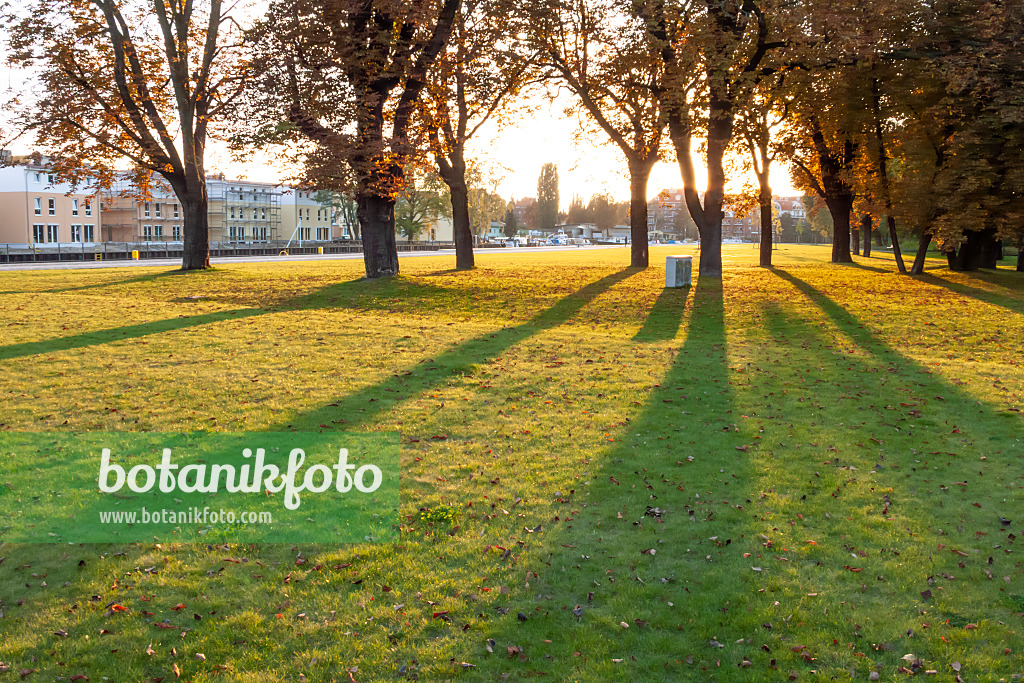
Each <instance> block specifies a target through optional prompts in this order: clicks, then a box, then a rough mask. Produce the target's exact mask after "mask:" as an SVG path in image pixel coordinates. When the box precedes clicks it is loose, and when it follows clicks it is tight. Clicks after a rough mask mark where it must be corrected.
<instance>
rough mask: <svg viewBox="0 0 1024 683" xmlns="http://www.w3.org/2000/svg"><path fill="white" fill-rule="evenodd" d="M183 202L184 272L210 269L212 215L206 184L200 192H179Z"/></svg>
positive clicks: (182, 264) (201, 187) (203, 184)
mask: <svg viewBox="0 0 1024 683" xmlns="http://www.w3.org/2000/svg"><path fill="white" fill-rule="evenodd" d="M176 194H177V195H178V199H179V200H180V201H181V212H182V216H181V218H182V238H183V239H184V247H183V249H182V256H181V269H182V270H203V269H205V268H209V267H210V214H209V200H208V198H207V196H206V183H202V184H201V185H200V188H199V189H198V190H192V191H191V192H189V191H188V190H187V189H186V190H184V191H177V190H176Z"/></svg>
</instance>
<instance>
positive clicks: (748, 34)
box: [639, 0, 786, 277]
mask: <svg viewBox="0 0 1024 683" xmlns="http://www.w3.org/2000/svg"><path fill="white" fill-rule="evenodd" d="M769 3H770V0H742V1H739V0H726V1H725V2H723V1H722V0H693V1H692V2H690V1H686V0H675V1H673V0H649V1H648V2H644V3H641V4H640V5H639V7H641V14H642V16H644V17H645V18H646V19H647V22H648V35H649V38H650V40H651V46H652V49H656V50H658V51H659V52H660V55H661V61H662V63H663V64H664V70H665V87H664V89H663V91H662V92H661V102H662V106H663V107H664V108H665V111H666V115H667V120H668V128H669V135H670V137H671V139H672V145H673V147H674V148H675V152H676V159H677V161H678V163H679V170H680V173H681V174H682V178H683V194H684V196H685V199H686V206H687V209H688V210H689V212H690V215H691V216H692V217H693V221H694V223H696V225H697V230H698V231H699V233H700V243H701V249H700V263H699V272H700V274H701V275H702V276H710V277H721V275H722V219H723V218H724V217H725V213H724V203H725V191H726V180H727V178H726V173H725V155H726V151H727V150H728V148H729V146H730V144H731V142H732V137H733V133H734V124H735V120H736V115H737V114H738V112H739V111H740V110H741V109H742V108H743V106H744V103H745V102H747V101H749V99H750V98H751V97H752V96H753V95H752V93H753V92H754V87H755V86H756V85H757V83H758V82H759V80H760V78H761V75H762V62H763V61H764V59H765V57H766V56H767V55H768V53H769V52H770V51H771V50H773V49H775V48H780V47H783V46H785V44H786V43H785V41H782V40H779V39H775V38H773V36H772V30H771V27H770V24H769V19H768V16H767V15H766V12H765V6H766V5H767V4H769ZM695 73H697V74H699V77H700V78H699V80H698V81H696V82H695V81H694V74H695ZM701 137H703V139H704V141H705V142H704V149H705V154H704V156H705V160H706V162H707V170H708V183H707V189H706V191H705V193H704V200H703V203H702V202H701V197H700V195H699V194H698V189H697V185H696V175H697V174H696V171H695V169H694V164H693V157H692V155H691V152H692V150H693V141H694V139H695V138H701Z"/></svg>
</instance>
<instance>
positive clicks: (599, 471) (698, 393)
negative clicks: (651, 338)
mask: <svg viewBox="0 0 1024 683" xmlns="http://www.w3.org/2000/svg"><path fill="white" fill-rule="evenodd" d="M676 296H678V297H679V299H678V300H677V301H673V299H675V298H676ZM683 296H684V293H683V292H672V293H671V294H668V295H667V296H665V297H664V300H665V302H666V303H665V305H664V306H663V307H662V308H661V310H660V311H652V314H651V315H652V316H677V315H678V314H679V313H681V310H680V308H681V303H682V302H683V301H685V299H683ZM669 311H671V312H669ZM724 313H725V309H724V301H723V289H722V282H721V281H720V280H708V279H706V278H700V279H698V280H697V284H696V286H695V288H694V298H693V304H692V307H691V309H690V313H689V316H688V323H687V327H686V339H685V341H684V343H683V346H682V348H681V349H679V351H678V353H677V354H676V355H675V357H674V358H673V360H672V361H671V363H670V365H669V367H668V369H667V372H666V374H665V375H664V376H663V377H662V378H661V380H660V382H659V383H658V384H657V385H656V386H655V388H654V389H653V390H651V392H650V393H649V395H648V397H647V400H646V401H645V403H644V405H643V406H642V408H640V409H638V412H637V413H635V414H633V415H631V416H630V417H628V418H626V419H627V420H628V425H629V426H628V427H627V428H626V430H625V432H624V433H621V434H620V433H617V434H615V444H614V445H612V446H611V447H610V448H609V449H607V450H605V451H604V452H598V453H595V454H593V455H592V456H590V459H589V461H588V462H587V463H586V465H585V467H586V468H587V469H588V470H589V471H588V472H585V473H584V474H586V475H587V476H586V477H584V478H586V479H590V480H591V481H590V485H589V487H588V488H587V489H584V490H580V488H581V487H580V485H579V483H577V484H576V490H577V491H578V492H577V493H576V494H575V495H566V494H564V493H562V494H561V496H560V497H559V498H558V499H556V502H557V503H559V504H560V505H559V506H558V508H563V507H564V509H565V510H566V514H567V515H568V511H569V510H573V508H577V509H576V510H573V512H574V513H577V512H578V513H579V514H573V515H572V518H570V519H563V520H561V521H559V520H558V518H557V517H556V518H555V519H554V520H552V522H551V523H549V524H547V525H545V531H544V532H543V533H542V534H528V535H524V536H522V537H521V538H519V539H512V541H513V542H523V543H526V544H527V545H528V546H532V547H531V550H530V551H529V552H530V554H531V555H532V556H533V557H540V558H547V559H546V562H545V564H546V565H548V566H549V568H547V569H546V570H545V568H544V567H541V569H542V571H541V572H540V576H539V577H536V578H535V579H532V580H531V581H530V582H529V590H528V591H517V592H516V595H515V599H514V600H513V603H514V604H515V605H517V606H516V607H513V608H512V609H510V613H515V612H516V611H517V609H520V610H522V612H524V613H525V614H527V615H530V616H529V618H530V619H531V620H532V621H534V622H539V624H540V626H534V630H533V632H534V633H537V631H538V629H539V630H540V632H541V633H543V634H544V635H543V640H538V641H536V642H524V641H523V635H522V633H523V632H522V630H521V626H520V625H519V624H518V623H517V621H516V619H515V618H514V617H510V616H505V617H500V618H499V619H498V620H495V621H492V622H489V624H488V626H487V627H486V628H487V631H488V636H489V637H491V638H493V639H494V640H495V641H496V642H497V645H498V649H499V651H504V650H505V649H506V647H508V646H515V647H523V648H525V651H526V652H527V653H529V656H530V657H531V658H532V661H533V662H534V663H535V665H534V667H535V668H537V667H540V668H541V669H543V668H544V662H545V660H552V661H553V662H554V666H556V667H558V668H559V671H558V672H556V673H559V674H560V675H561V676H562V678H563V679H567V678H570V677H571V678H572V679H576V680H635V681H640V680H643V681H653V680H679V679H680V677H681V676H684V675H685V674H684V673H683V670H682V669H681V668H680V667H679V666H678V663H679V660H681V659H682V658H683V657H685V656H686V654H687V652H684V651H681V650H680V636H679V630H680V629H681V628H682V627H681V626H680V624H681V623H687V622H688V621H689V620H690V618H693V619H696V620H698V621H699V622H701V623H700V624H699V625H698V626H696V627H692V628H696V629H699V630H700V631H701V632H702V635H701V636H700V637H701V638H704V643H705V646H704V647H703V648H702V650H703V651H699V652H696V661H695V663H694V666H696V667H705V670H707V668H706V667H714V663H713V653H710V652H708V648H707V647H706V643H707V641H708V640H710V639H712V638H713V637H714V636H715V635H716V634H719V635H720V637H724V636H726V635H727V633H726V632H722V631H720V622H719V620H718V619H717V618H715V617H714V616H711V615H719V614H720V613H719V612H718V611H717V610H719V609H720V608H721V607H722V606H723V604H724V605H728V604H729V601H730V600H731V601H732V604H733V605H735V609H739V608H740V607H742V606H743V605H744V597H743V596H742V595H737V594H735V591H734V590H733V589H732V588H731V587H730V586H728V585H727V584H729V582H730V579H729V576H730V575H731V573H732V572H731V571H730V570H729V569H727V567H728V566H729V561H728V560H727V559H726V558H724V557H723V552H725V548H726V547H727V546H728V544H729V543H731V542H732V538H737V540H738V537H736V536H735V533H736V532H735V530H736V529H738V528H739V527H740V526H741V525H742V522H743V515H744V513H743V512H742V509H737V508H736V507H734V506H733V505H729V504H725V503H726V502H727V501H730V502H732V503H735V502H739V501H737V500H734V496H735V497H736V498H742V497H743V495H744V492H743V491H742V489H741V488H740V487H742V486H743V482H744V481H745V480H748V479H749V478H750V472H749V467H750V465H749V460H748V456H747V453H746V451H747V448H748V447H749V446H745V445H744V442H747V443H749V440H750V438H751V435H750V434H748V433H746V430H745V428H744V427H743V425H737V424H736V423H737V422H740V421H741V420H740V419H739V416H738V415H736V414H735V413H734V408H735V405H734V394H733V391H732V388H731V386H730V382H729V363H728V351H727V340H726V334H725V315H724ZM674 324H676V325H678V323H674ZM645 327H648V326H646V325H645ZM669 327H673V324H671V321H665V320H661V321H657V322H656V323H654V322H652V323H651V325H650V326H649V328H653V329H658V330H659V332H658V335H659V336H658V338H664V336H662V335H664V330H665V329H666V328H669ZM538 535H539V536H540V538H539V539H538ZM730 535H731V536H730ZM709 538H711V539H713V540H710V541H709V540H708V539H709ZM538 542H539V547H538V545H537V544H538ZM581 556H582V557H583V559H584V561H583V562H580V557H581ZM720 562H725V564H720ZM531 566H536V565H531ZM559 568H562V571H572V572H574V575H573V576H570V577H569V580H568V581H567V580H566V579H564V578H563V577H564V576H565V575H564V574H561V573H560V572H559ZM566 568H569V569H566ZM580 574H582V576H580ZM581 587H582V589H583V590H582V592H577V591H579V590H580V588H581ZM574 605H575V607H573V606H574ZM567 607H568V609H567ZM573 610H575V611H573ZM620 622H621V623H622V624H626V625H627V626H628V628H622V626H621V625H620ZM688 628H691V627H689V626H688ZM613 632H614V633H616V636H615V637H614V638H610V637H609V636H608V634H610V633H613ZM705 633H706V636H705V635H704V634H705ZM573 653H575V655H574V654H573ZM631 653H635V654H636V656H635V657H633V658H630V657H629V655H630V654H631ZM474 654H475V653H466V656H467V657H471V656H473V655H474ZM542 656H543V657H544V659H543V660H542V659H541V657H542ZM673 660H674V661H673ZM691 661H693V658H692V657H691ZM616 662H617V663H616ZM495 668H496V673H499V674H501V675H502V676H505V675H512V676H515V675H516V674H519V675H523V672H524V671H525V669H523V668H522V666H521V665H520V664H519V663H518V662H516V661H515V660H514V659H513V660H504V659H503V660H501V661H492V662H491V663H489V664H488V670H487V672H485V673H487V674H491V673H495V671H494V669H495ZM567 670H569V673H567Z"/></svg>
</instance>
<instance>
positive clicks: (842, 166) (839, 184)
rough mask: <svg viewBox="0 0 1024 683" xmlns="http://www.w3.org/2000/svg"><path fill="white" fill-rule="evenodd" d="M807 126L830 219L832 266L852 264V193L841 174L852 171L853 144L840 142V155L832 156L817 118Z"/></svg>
mask: <svg viewBox="0 0 1024 683" xmlns="http://www.w3.org/2000/svg"><path fill="white" fill-rule="evenodd" d="M811 124H812V126H813V129H812V133H811V139H812V140H813V142H814V150H815V152H816V153H817V156H818V167H819V168H820V169H821V183H820V184H819V185H820V191H819V194H821V195H822V199H824V200H825V206H827V207H828V212H829V214H830V215H831V216H832V263H853V257H852V256H851V255H850V212H851V211H852V210H853V199H854V191H853V188H852V187H851V186H850V184H849V182H847V180H846V177H845V175H844V173H845V171H847V170H849V169H851V168H852V167H853V162H854V159H855V158H856V152H857V143H856V141H854V140H852V139H850V138H849V137H847V138H845V139H844V140H843V141H842V149H841V151H839V152H835V153H834V152H833V151H832V150H831V149H830V148H829V146H828V142H827V141H826V140H825V134H824V133H823V132H822V129H821V122H820V121H818V119H817V117H814V116H812V117H811Z"/></svg>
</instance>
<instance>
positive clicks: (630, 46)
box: [523, 0, 666, 268]
mask: <svg viewBox="0 0 1024 683" xmlns="http://www.w3.org/2000/svg"><path fill="white" fill-rule="evenodd" d="M523 6H524V7H528V8H530V15H529V21H530V22H531V24H532V31H531V35H532V36H533V38H532V40H533V44H534V46H535V50H536V52H537V54H538V59H539V60H540V62H541V64H543V65H544V66H545V67H547V68H549V69H550V70H551V71H552V72H553V73H555V74H556V75H557V77H558V80H559V82H560V83H561V84H564V85H565V86H566V87H567V88H568V89H569V91H571V92H572V93H573V94H574V95H575V96H576V99H575V101H574V106H573V107H572V108H571V110H572V111H573V112H578V113H580V114H583V115H584V116H583V117H581V118H582V119H589V121H590V122H592V124H593V126H594V127H596V128H597V129H598V131H599V134H600V135H603V136H605V137H606V138H607V139H608V140H609V141H610V142H611V144H612V145H614V146H615V147H616V148H617V149H618V151H619V152H620V153H621V154H622V156H623V157H625V160H626V166H627V168H628V171H629V187H630V193H629V194H630V234H631V240H630V242H631V253H630V263H631V264H632V265H633V266H634V267H638V268H646V267H647V265H648V261H649V258H648V251H647V181H648V179H649V178H650V175H651V169H652V168H653V167H654V164H655V163H657V161H658V159H659V158H661V154H662V147H663V144H662V142H663V139H662V136H663V133H664V130H665V126H666V120H665V116H664V114H663V109H662V105H661V100H660V94H661V92H662V90H663V87H664V84H663V76H664V71H663V69H662V64H661V56H660V54H659V53H658V52H657V51H652V50H651V47H650V45H649V43H648V40H647V25H646V23H645V22H644V20H643V19H641V18H640V17H638V16H637V15H636V12H635V7H634V4H633V3H632V2H629V1H626V0H565V1H564V2H554V1H551V0H531V1H530V2H524V3H523Z"/></svg>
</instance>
